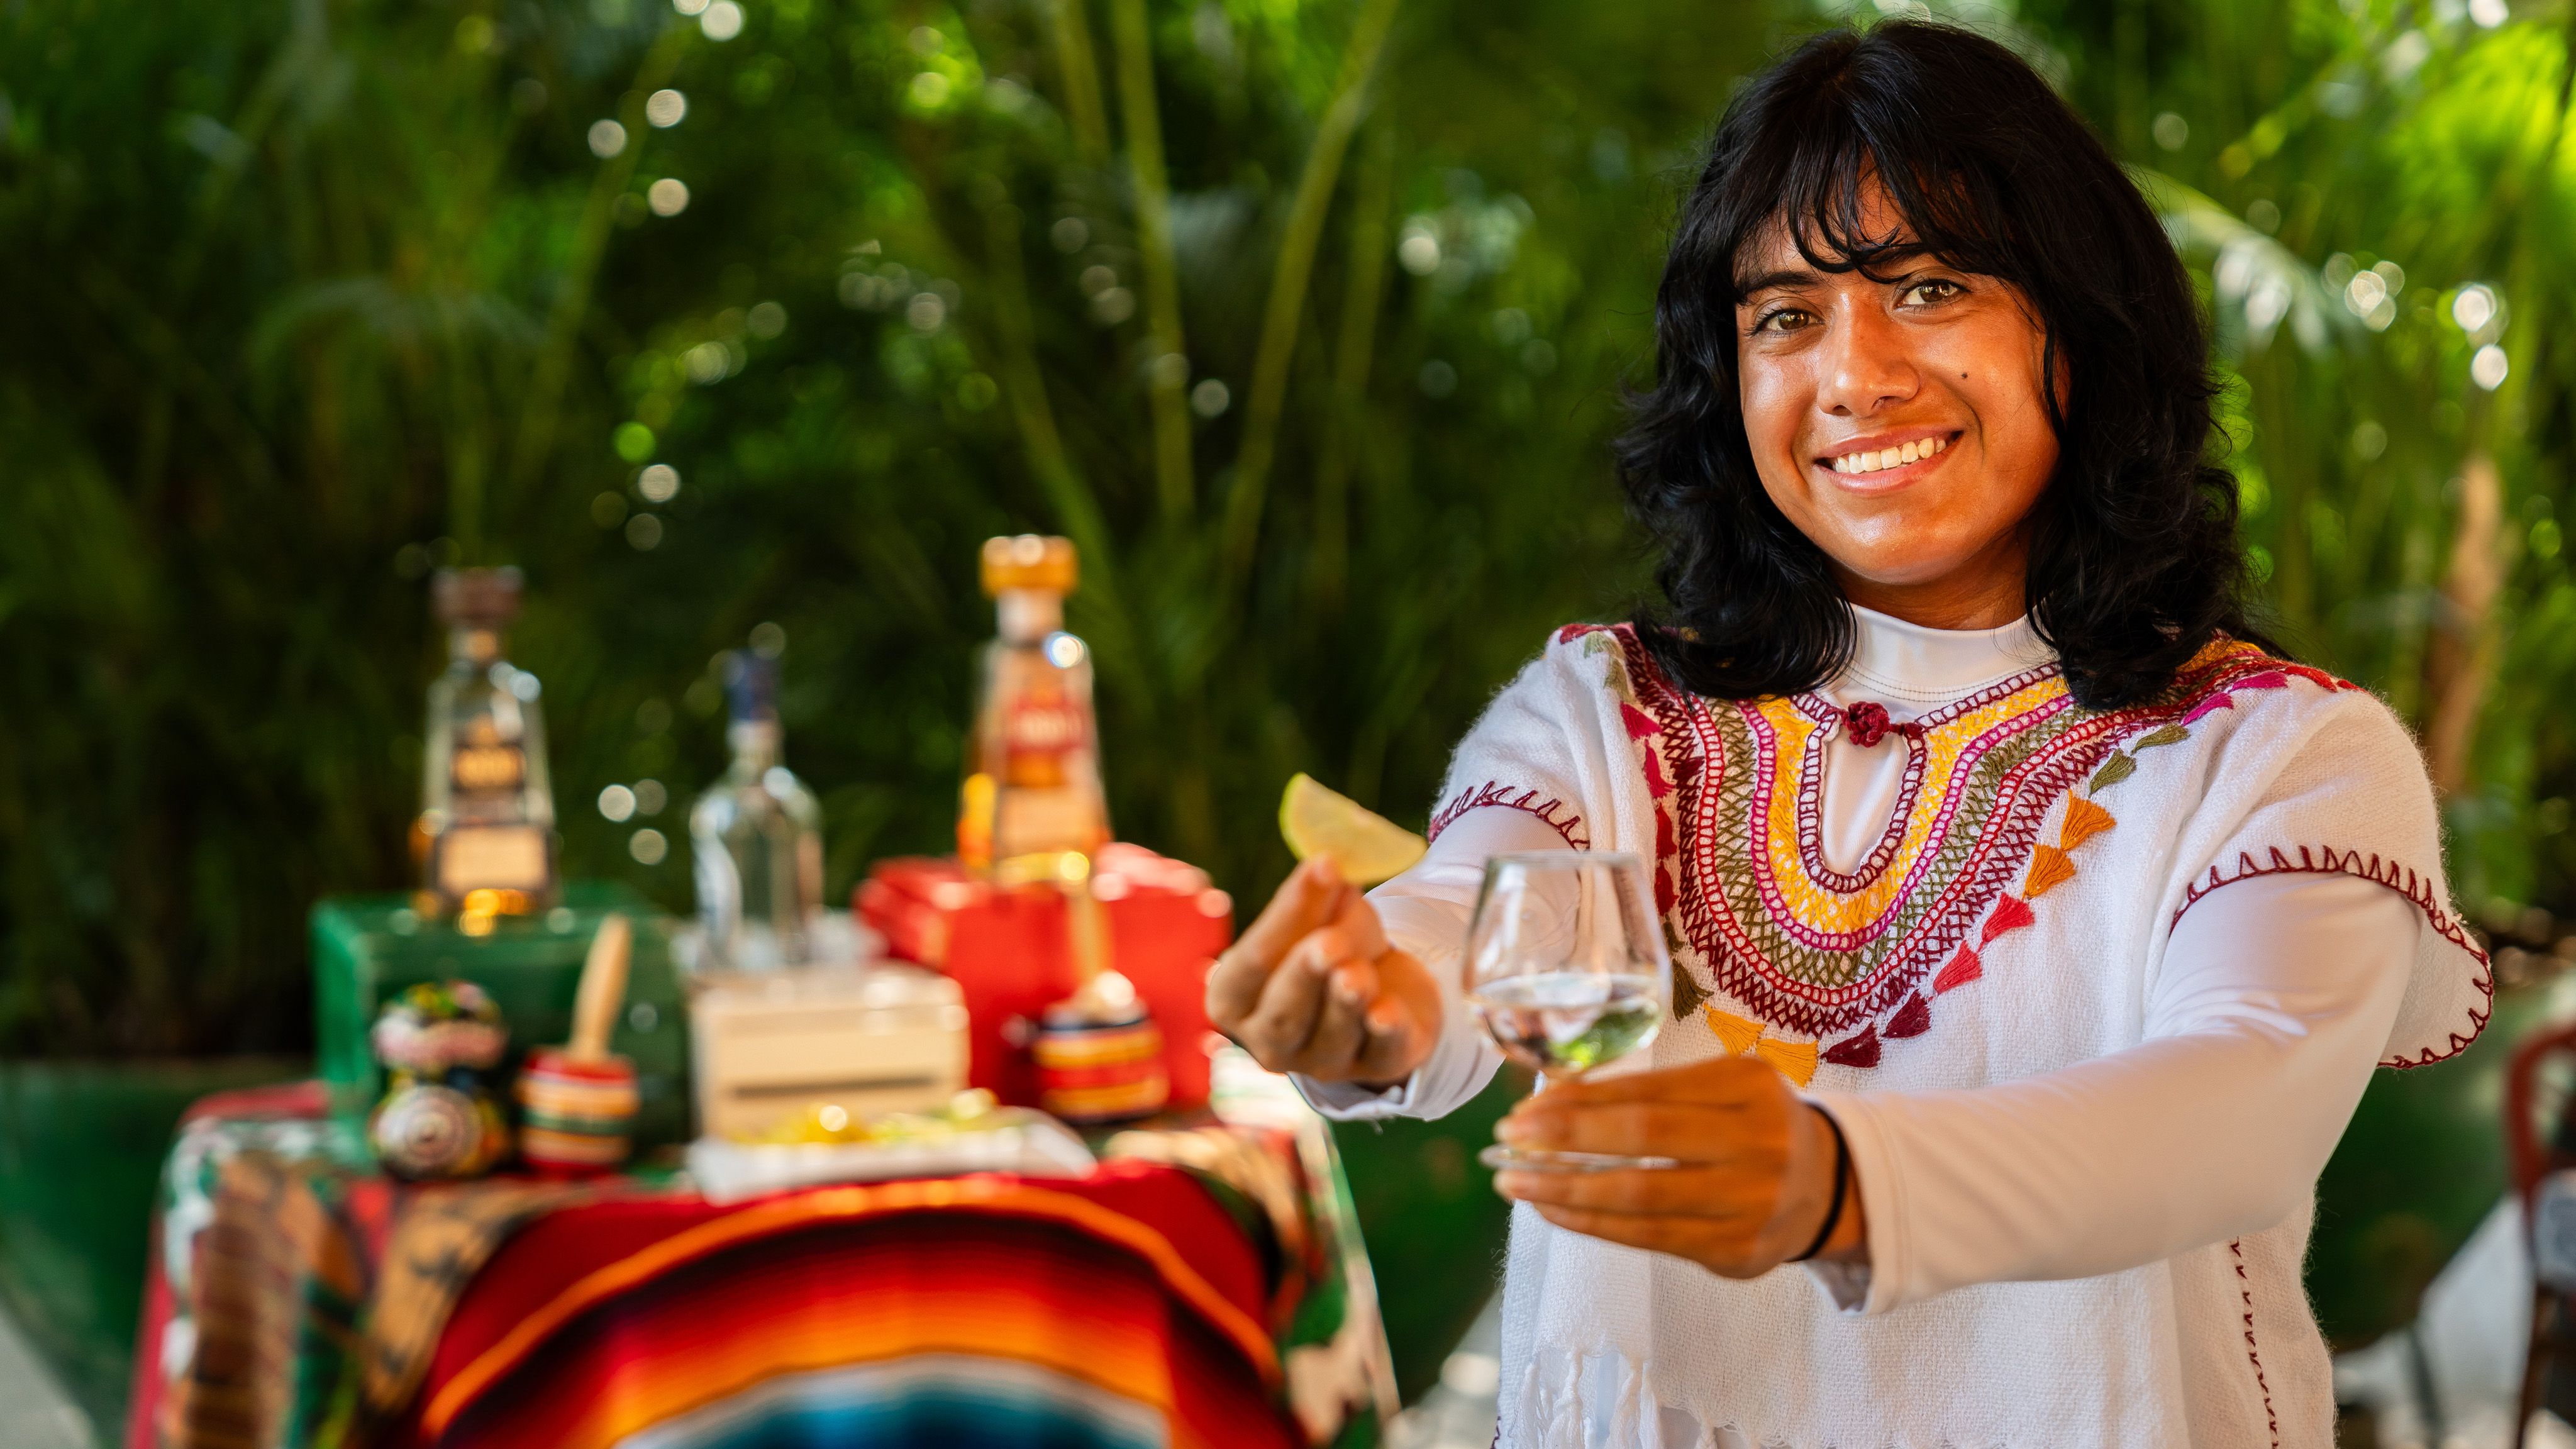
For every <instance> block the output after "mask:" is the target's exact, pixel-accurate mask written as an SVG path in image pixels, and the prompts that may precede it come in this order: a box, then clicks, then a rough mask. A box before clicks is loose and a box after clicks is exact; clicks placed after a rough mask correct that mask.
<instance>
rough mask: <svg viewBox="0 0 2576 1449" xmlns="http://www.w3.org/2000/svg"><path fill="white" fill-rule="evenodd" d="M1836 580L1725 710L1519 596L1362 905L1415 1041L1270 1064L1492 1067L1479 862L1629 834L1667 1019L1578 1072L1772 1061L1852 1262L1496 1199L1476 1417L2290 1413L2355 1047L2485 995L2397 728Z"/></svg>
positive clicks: (2337, 690) (1547, 1426)
mask: <svg viewBox="0 0 2576 1449" xmlns="http://www.w3.org/2000/svg"><path fill="white" fill-rule="evenodd" d="M1854 612H1855V616H1856V618H1857V620H1858V622H1859V624H1860V639H1859V645H1860V647H1859V650H1858V653H1857V655H1856V657H1855V659H1854V661H1853V663H1852V665H1851V667H1850V668H1849V669H1847V670H1846V671H1845V672H1844V674H1843V675H1842V677H1841V678H1839V679H1837V680H1836V681H1834V683H1833V684H1832V685H1831V686H1829V687H1828V688H1827V689H1826V690H1824V691H1822V692H1821V693H1820V694H1819V695H1816V696H1803V697H1799V698H1796V699H1787V700H1763V701H1754V702H1748V703H1744V704H1740V705H1739V704H1730V703H1723V702H1711V701H1706V700H1700V699H1697V698H1694V697H1692V696H1689V695H1686V694H1684V693H1683V692H1681V691H1680V690H1678V689H1676V688H1674V687H1673V686H1672V685H1671V684H1670V683H1668V682H1667V681H1665V680H1664V679H1663V677H1662V675H1661V673H1660V671H1658V670H1656V668H1655V667H1654V665H1653V664H1652V662H1651V661H1650V660H1649V659H1648V658H1647V656H1646V655H1645V653H1644V651H1643V650H1642V649H1641V648H1639V647H1638V645H1637V643H1636V641H1635V639H1634V637H1633V636H1632V635H1631V634H1629V633H1628V632H1627V631H1625V630H1624V629H1621V630H1596V629H1589V628H1583V627H1574V628H1569V629H1566V630H1563V631H1560V632H1559V634H1558V635H1557V637H1556V638H1555V639H1554V640H1553V641H1552V642H1551V644H1550V646H1549V648H1548V649H1547V651H1546V652H1545V653H1544V654H1543V655H1542V656H1541V657H1540V658H1539V660H1537V661H1536V662H1534V663H1533V664H1532V665H1531V666H1530V667H1529V668H1528V669H1527V670H1525V671H1524V672H1523V673H1522V675H1521V676H1520V678H1519V679H1517V680H1516V681H1515V682H1514V683H1513V684H1512V685H1511V686H1509V687H1508V688H1506V689H1505V690H1504V691H1503V693H1502V694H1501V695H1499V696H1498V697H1497V698H1496V700H1495V702H1494V705H1493V707H1492V708H1491V709H1490V710H1489V711H1488V712H1487V714H1486V716H1485V718H1484V719H1483V720H1482V721H1481V722H1480V723H1479V724H1478V725H1477V727H1476V728H1475V730H1474V731H1472V732H1471V733H1470V734H1469V736H1468V738H1467V740H1466V741H1465V742H1464V743H1463V744H1462V745H1461V746H1460V748H1459V751H1458V756H1457V760H1456V762H1455V763H1454V764H1453V766H1452V769H1451V773H1450V777H1449V780H1448V782H1447V784H1446V786H1445V787H1444V789H1443V791H1442V795H1441V801H1442V804H1441V808H1440V810H1439V811H1438V812H1437V814H1436V815H1435V818H1434V832H1435V835H1434V841H1433V846H1432V851H1431V854H1430V855H1429V856H1428V857H1427V858H1426V859H1425V860H1424V861H1423V862H1422V863H1421V864H1420V865H1419V866H1417V867H1415V868H1414V869H1413V870H1412V871H1410V872H1407V873H1406V874H1405V875H1403V876H1400V877H1398V878H1397V879H1396V880H1394V881H1391V882H1389V883H1387V884H1386V885H1385V886H1382V887H1380V888H1379V889H1378V890H1377V891H1376V892H1375V893H1374V894H1373V897H1372V899H1373V900H1374V902H1375V903H1376V906H1377V908H1378V910H1379V912H1380V914H1381V916H1382V917H1384V919H1385V921H1386V924H1387V929H1388V933H1389V935H1390V937H1391V938H1392V939H1393V940H1394V941H1395V942H1396V943H1397V944H1398V945H1400V946H1402V947H1404V948H1405V949H1407V950H1409V951H1412V952H1413V953H1414V954H1416V955H1417V956H1419V957H1421V958H1422V959H1423V960H1424V961H1425V962H1426V963H1428V964H1429V965H1430V966H1431V967H1432V970H1433V973H1434V975H1435V976H1436V977H1437V978H1438V979H1440V981H1441V982H1442V985H1443V991H1444V1002H1445V1005H1446V1008H1447V1010H1446V1015H1445V1018H1444V1021H1443V1024H1442V1026H1443V1029H1442V1034H1441V1037H1440V1040H1439V1043H1438V1046H1437V1047H1436V1049H1435V1051H1434V1053H1433V1055H1432V1058H1431V1060H1430V1061H1429V1062H1428V1063H1426V1064H1425V1065H1424V1067H1423V1068H1422V1069H1421V1071H1419V1072H1418V1073H1416V1074H1415V1076H1414V1077H1413V1079H1412V1080H1411V1081H1409V1082H1407V1083H1406V1084H1404V1085H1403V1086H1401V1087H1399V1088H1396V1089H1394V1090H1392V1091H1389V1092H1386V1093H1383V1094H1376V1095H1371V1094H1369V1093H1367V1092H1365V1091H1362V1090H1359V1089H1356V1088H1352V1087H1348V1086H1340V1085H1327V1084H1318V1083H1311V1082H1310V1083H1305V1084H1304V1085H1305V1087H1306V1090H1307V1092H1308V1095H1309V1096H1310V1097H1311V1098H1312V1099H1313V1100H1315V1102H1316V1103H1317V1105H1318V1106H1319V1107H1322V1108H1323V1109H1324V1110H1326V1111H1327V1112H1328V1113H1330V1114H1331V1115H1335V1116H1343V1117H1370V1116H1385V1115H1397V1114H1402V1115H1413V1116H1426V1117H1432V1116H1439V1115H1441V1114H1443V1113H1445V1112H1448V1111H1450V1110H1452V1109H1453V1108H1455V1107H1456V1106H1458V1105H1459V1104H1461V1103H1463V1102H1465V1101H1466V1100H1467V1099H1468V1098H1469V1097H1472V1096H1473V1095H1475V1093H1476V1092H1477V1091H1478V1090H1480V1089H1481V1088H1482V1087H1483V1085H1484V1083H1485V1082H1486V1081H1487V1080H1488V1079H1489V1078H1490V1077H1491V1075H1492V1073H1493V1071H1494V1069H1495V1067H1496V1065H1497V1064H1498V1062H1499V1058H1498V1056H1497V1054H1496V1053H1495V1051H1494V1049H1493V1048H1492V1046H1491V1045H1490V1044H1489V1043H1487V1042H1485V1041H1484V1040H1483V1038H1482V1037H1481V1036H1480V1035H1479V1034H1478V1032H1477V1031H1476V1028H1475V1027H1474V1025H1473V1023H1472V1021H1471V1020H1470V1019H1469V1018H1468V1016H1467V1013H1466V1011H1465V1010H1464V1008H1463V1006H1461V1005H1460V1003H1459V1001H1458V996H1457V981H1456V976H1457V961H1458V956H1459V943H1460V942H1461V941H1462V939H1463V937H1464V934H1465V924H1466V917H1467V913H1468V910H1469V908H1470V907H1471V905H1472V903H1473V901H1474V898H1475V891H1476V887H1477V884H1478V881H1479V879H1480V876H1481V871H1482V866H1483V862H1484V859H1485V857H1486V856H1487V855H1489V854H1493V853H1497V852H1501V851H1507V850H1530V849H1554V848H1564V847H1567V846H1571V847H1574V848H1578V849H1582V848H1594V847H1598V848H1603V849H1624V850H1632V851H1635V852H1637V853H1638V854H1639V855H1641V856H1643V857H1645V858H1646V859H1648V860H1650V861H1652V862H1653V863H1654V873H1655V876H1656V881H1657V892H1658V896H1659V901H1658V904H1659V906H1661V908H1662V909H1663V910H1664V913H1665V919H1666V925H1667V928H1668V939H1669V940H1670V941H1671V942H1672V943H1673V944H1674V945H1675V946H1676V947H1677V949H1676V951H1675V968H1676V977H1675V988H1676V990H1675V995H1676V1011H1675V1019H1674V1020H1673V1021H1672V1022H1670V1023H1668V1024H1667V1026H1666V1028H1665V1030H1664V1032H1663V1033H1662V1035H1661V1036H1660V1037H1659V1038H1658V1040H1657V1043H1656V1045H1655V1047H1654V1049H1653V1050H1652V1051H1651V1052H1650V1053H1648V1054H1647V1056H1648V1057H1649V1058H1650V1060H1649V1061H1645V1062H1638V1063H1635V1064H1634V1066H1633V1067H1632V1066H1629V1065H1628V1064H1622V1066H1620V1067H1613V1068H1610V1069H1609V1070H1614V1071H1615V1070H1622V1069H1642V1068H1644V1067H1647V1066H1673V1065H1679V1064H1682V1063H1685V1062H1689V1061H1695V1060H1700V1059H1703V1058H1706V1057H1708V1056H1711V1055H1714V1054H1717V1053H1720V1052H1732V1053H1737V1054H1751V1055H1755V1056H1758V1057H1761V1058H1762V1059H1764V1060H1766V1061H1769V1062H1771V1063H1772V1065H1774V1066H1775V1067H1778V1068H1779V1069H1781V1070H1782V1071H1783V1072H1785V1073H1786V1074H1788V1075H1789V1076H1790V1077H1791V1078H1792V1079H1793V1080H1795V1081H1797V1082H1798V1083H1799V1084H1800V1085H1801V1086H1802V1087H1804V1088H1805V1089H1806V1090H1807V1091H1808V1093H1809V1095H1810V1096H1811V1097H1812V1099H1813V1100H1815V1101H1816V1102H1817V1103H1818V1104H1819V1105H1821V1106H1823V1107H1824V1108H1825V1109H1826V1110H1827V1111H1829V1112H1831V1113H1832V1114H1833V1115H1834V1117H1835V1119H1836V1120H1837V1122H1839V1123H1840V1124H1841V1125H1842V1127H1843V1130H1844V1134H1845V1136H1846V1138H1847V1139H1848V1140H1849V1142H1850V1146H1851V1151H1852V1154H1853V1159H1854V1162H1855V1165H1856V1166H1857V1168H1858V1171H1859V1177H1860V1182H1861V1197H1862V1202H1863V1204H1864V1206H1865V1208H1866V1212H1867V1219H1868V1223H1869V1250H1870V1253H1869V1256H1870V1262H1869V1264H1868V1265H1867V1266H1866V1267H1861V1268H1856V1269H1855V1268H1836V1267H1834V1266H1831V1265H1811V1266H1810V1267H1809V1268H1808V1269H1806V1270H1805V1271H1803V1272H1801V1271H1792V1270H1786V1269H1784V1270H1780V1271H1775V1272H1773V1273H1771V1274H1769V1275H1766V1276H1765V1277H1763V1278H1761V1279H1758V1280H1755V1281H1752V1282H1749V1283H1736V1282H1730V1281H1727V1280H1724V1279H1720V1278H1718V1277H1715V1276H1714V1275H1712V1274H1709V1273H1708V1272H1706V1271H1705V1270H1703V1269H1701V1268H1699V1267H1697V1266H1696V1265H1694V1264H1690V1263H1686V1262H1683V1261H1681V1260H1679V1259H1673V1258H1667V1257H1662V1256H1659V1255H1654V1254H1648V1253H1643V1252H1639V1251H1636V1250H1633V1249H1628V1248H1622V1247H1618V1246H1615V1245H1612V1244H1608V1243H1603V1242H1600V1241H1598V1240H1596V1239H1590V1238H1584V1237H1581V1236H1579V1235H1575V1234H1571V1233H1567V1232H1564V1231H1562V1230H1560V1229H1557V1228H1554V1227H1552V1226H1550V1225H1549V1224H1547V1223H1546V1222H1545V1221H1543V1220H1542V1219H1540V1218H1539V1217H1538V1216H1537V1215H1536V1214H1535V1213H1534V1212H1531V1211H1529V1210H1528V1209H1526V1208H1523V1209H1520V1210H1518V1211H1517V1212H1516V1213H1515V1216H1514V1219H1513V1230H1512V1246H1511V1253H1510V1261H1509V1271H1508V1275H1507V1279H1506V1285H1505V1311H1504V1356H1505V1363H1504V1378H1503V1392H1502V1398H1501V1411H1502V1419H1503V1443H1504V1444H1505V1445H1507V1446H1550V1449H1554V1446H1559V1445H1563V1446H1568V1449H1573V1446H1583V1449H1592V1446H1621V1449H1625V1446H1640V1449H1736V1446H1745V1449H1752V1446H1764V1449H1768V1446H1772V1445H1797V1446H1806V1445H1817V1446H1823V1445H1835V1446H1841V1449H1863V1446H1878V1445H1890V1446H1895V1445H1907V1446H1912V1445H1922V1446H1935V1445H1941V1446H1947V1445H1960V1446H1965V1445H1988V1444H1993V1445H2047V1446H2070V1445H2090V1444H2102V1445H2112V1444H2119V1445H2133V1444H2149V1443H2154V1444H2168V1443H2170V1444H2183V1443H2188V1444H2192V1445H2198V1446H2229V1449H2233V1446H2237V1445H2254V1446H2263V1445H2274V1446H2278V1445H2317V1446H2320V1449H2322V1446H2325V1445H2327V1444H2330V1443H2331V1441H2332V1433H2333V1430H2332V1421H2333V1396H2332V1383H2331V1373H2330V1370H2329V1367H2328V1363H2327V1358H2326V1351H2325V1346H2324V1344H2323V1341H2322V1339H2321V1338H2320V1336H2319V1334H2318V1332H2317V1329H2316V1325H2315V1322H2314V1319H2313V1317H2312V1315H2311V1314H2310V1312H2309V1310H2308V1306H2307V1301H2306V1297H2305V1292H2304V1289H2303V1288H2302V1286H2301V1283H2300V1278H2299V1266H2300V1263H2301V1260H2302V1258H2303V1257H2304V1254H2305V1248H2306V1241H2307V1233H2308V1220H2309V1215H2310V1212H2311V1209H2312V1201H2313V1200H2312V1193H2313V1187H2314V1183H2315V1180H2316V1175H2317V1172H2318V1170H2319V1169H2320V1168H2322V1167H2323V1165H2324V1163H2325V1160H2326V1157H2327V1156H2328V1154H2329V1153H2331V1151H2332V1150H2333V1147H2334V1144H2335V1142H2336V1139H2337V1138H2338V1137H2339V1136H2340V1135H2341V1133H2342V1131H2343V1127H2344V1123H2345V1121H2346V1120H2347V1119H2348V1118H2349V1116H2350V1115H2351V1111H2352V1108H2353V1105H2354V1103H2355V1102H2356V1101H2357V1100H2358V1098H2359V1096H2360V1093H2361V1089H2362V1086H2363V1084H2364V1082H2365V1080H2366V1078H2367V1077H2368V1074H2369V1072H2370V1070H2371V1067H2372V1065H2373V1064H2374V1063H2380V1062H2385V1063H2386V1064H2389V1065H2412V1064H2416V1063H2417V1062H2420V1061H2429V1060H2434V1059H2438V1058H2439V1057H2441V1056H2446V1055H2448V1054H2450V1053H2451V1052H2454V1051H2456V1050H2458V1049H2459V1048H2461V1047H2464V1046H2465V1045H2467V1043H2468V1040H2469V1039H2470V1038H2472V1037H2474V1036H2475V1034H2476V1032H2477V1031H2478V1029H2479V1028H2480V1027H2481V1026H2483V1024H2484V1021H2485V1017H2486V1013H2487V1010H2488V997H2489V994H2490V991H2491V987H2490V983H2489V981H2488V979H2487V971H2486V969H2485V958H2484V956H2483V955H2482V954H2481V953H2479V952H2478V950H2477V948H2476V945H2475V943H2474V941H2473V940H2472V939H2471V938H2470V937H2469V936H2468V935H2467V933H2466V932H2465V931H2464V930H2463V929H2462V928H2461V926H2460V925H2459V923H2458V921H2457V920H2456V918H2455V917H2454V916H2453V915H2452V913H2451V911H2450V909H2449V906H2448V901H2447V895H2446V891H2445V888H2444V887H2443V885H2442V883H2441V877H2440V857H2439V845H2438V835H2437V831H2436V826H2435V823H2434V816H2433V806H2432V798H2431V792H2430V789H2429V787H2428V786H2427V784H2426V783H2425V780H2424V776H2423V770H2422V766H2421V763H2420V761H2419V760H2418V757H2417V756H2416V754H2415V752H2414V749H2413V746H2412V744H2411V742H2410V741H2409V740H2408V738H2407V736H2406V734H2405V732H2404V730H2403V728H2402V727H2401V726H2399V725H2398V724H2397V722H2396V721H2395V719H2394V718H2393V717H2392V716H2390V715H2389V714H2388V712H2387V710H2386V709H2385V708H2384V707H2383V706H2381V705H2380V704H2379V703H2378V701H2377V700H2375V699H2373V698H2371V697H2370V696H2369V695H2367V694H2364V693H2362V692H2360V691H2357V690H2355V689H2353V688H2352V687H2351V686H2349V685H2343V684H2341V683H2340V682H2339V681H2336V680H2333V679H2332V678H2330V677H2329V676H2326V675H2323V674H2321V673H2318V672H2316V671H2313V670H2307V669H2303V668H2299V667H2297V666H2292V665H2286V664H2284V663H2282V662H2281V661H2278V660H2273V659H2269V658H2266V657H2264V656H2263V655H2261V654H2260V652H2259V651H2256V650H2253V649H2252V648H2251V646H2245V645H2233V644H2221V645H2214V646H2212V648H2211V649H2210V650H2208V651H2205V652H2204V653H2203V655H2202V656H2201V657H2200V658H2199V659H2196V660H2195V661H2194V662H2193V664H2192V666H2191V667H2190V668H2188V669H2186V670H2185V671H2184V672H2183V676H2182V677H2181V678H2180V679H2178V680H2177V682H2176V684H2175V686H2174V687H2173V688H2172V689H2171V690H2169V691H2168V692H2167V693H2166V694H2165V695H2164V696H2161V697H2159V699H2157V700H2155V701H2152V702H2150V703H2149V704H2147V705H2144V706H2139V707H2136V708H2133V709H2128V710H2120V711H2110V712H2095V711H2087V710H2083V709H2080V708H2078V707H2077V706H2075V704H2074V702H2073V700H2072V699H2071V697H2069V696H2068V695H2067V693H2066V691H2065V688H2064V684H2063V682H2062V679H2061V678H2060V677H2059V675H2058V672H2057V668H2056V665H2055V662H2054V659H2053V657H2052V656H2051V655H2050V654H2049V652H2048V651H2047V649H2046V647H2045V646H2044V645H2042V644H2041V643H2040V642H2039V640H2038V639H2037V638H2036V636H2035V634H2034V633H2033V631H2032V630H2031V628H2030V626H2029V625H2028V623H2027V622H2026V621H2025V622H2023V623H2019V624H2015V625H2012V626H2010V627H2007V628H2004V629H1998V630H1990V631H1977V632H1945V631H1939V630H1930V629H1923V628H1920V627H1918V626H1914V625H1910V624H1906V623H1904V622H1902V621H1899V620H1895V619H1890V618H1887V617H1885V616H1882V615H1877V614H1874V613H1871V612H1869V611H1867V610H1855V611H1854ZM1873 706H1874V707H1875V708H1874V709H1873V708H1872V707H1873ZM1855 707H1858V708H1857V709H1856V708H1855ZM1863 739H1867V740H1869V741H1870V742H1869V743H1867V744H1863V743H1862V740H1863ZM2221 885H2225V886H2229V887H2230V889H2226V890H2219V889H2218V887H2219V886H2221Z"/></svg>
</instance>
